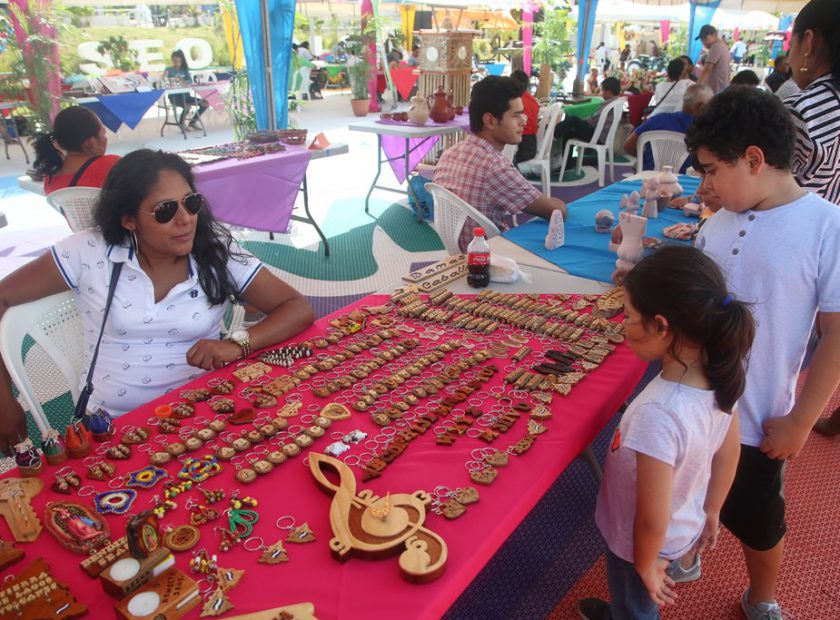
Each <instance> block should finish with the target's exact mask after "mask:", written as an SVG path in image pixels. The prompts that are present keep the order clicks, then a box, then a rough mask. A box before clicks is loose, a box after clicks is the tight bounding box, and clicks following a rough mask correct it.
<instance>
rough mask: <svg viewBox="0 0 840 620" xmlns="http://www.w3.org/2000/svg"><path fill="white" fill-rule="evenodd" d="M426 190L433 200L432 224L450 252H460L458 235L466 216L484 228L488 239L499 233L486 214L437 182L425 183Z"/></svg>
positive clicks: (451, 253)
mask: <svg viewBox="0 0 840 620" xmlns="http://www.w3.org/2000/svg"><path fill="white" fill-rule="evenodd" d="M425 187H426V191H427V192H429V193H430V194H431V195H432V198H434V201H435V222H434V226H435V228H436V229H437V232H438V235H440V238H441V241H443V245H444V247H445V248H446V251H447V252H448V253H449V254H450V255H453V254H461V253H462V252H461V248H460V247H459V246H458V237H459V236H460V235H461V229H462V228H464V224H465V223H466V221H467V218H469V219H471V220H474V221H475V222H476V224H477V225H478V226H481V227H482V228H484V233H485V236H486V237H487V238H488V239H490V238H491V237H495V236H497V235H498V234H499V229H498V227H497V226H496V225H495V224H494V223H493V222H492V221H490V220H489V219H488V218H487V216H486V215H484V214H482V213H480V212H479V211H478V210H477V209H475V208H473V207H472V206H470V205H469V204H468V203H467V202H465V201H464V200H462V199H461V198H459V197H458V196H456V195H455V194H453V193H452V192H450V191H449V190H448V189H446V188H445V187H443V186H442V185H438V184H437V183H426V185H425Z"/></svg>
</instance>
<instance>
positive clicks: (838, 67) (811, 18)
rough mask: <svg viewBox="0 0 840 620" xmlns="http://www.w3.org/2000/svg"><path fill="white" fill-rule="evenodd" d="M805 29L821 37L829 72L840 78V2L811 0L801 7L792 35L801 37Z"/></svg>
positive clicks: (835, 0)
mask: <svg viewBox="0 0 840 620" xmlns="http://www.w3.org/2000/svg"><path fill="white" fill-rule="evenodd" d="M806 30H813V31H814V33H815V34H816V35H817V36H818V37H819V38H821V39H822V41H823V44H824V45H825V47H826V50H825V53H826V55H827V56H828V61H829V63H830V64H831V73H832V75H833V76H834V79H835V80H840V2H838V1H837V0H811V1H810V2H809V3H808V4H806V5H805V6H804V7H802V10H800V11H799V14H798V15H797V16H796V19H795V20H794V22H793V35H794V36H796V37H797V38H798V39H801V38H802V36H803V35H804V34H805V31H806Z"/></svg>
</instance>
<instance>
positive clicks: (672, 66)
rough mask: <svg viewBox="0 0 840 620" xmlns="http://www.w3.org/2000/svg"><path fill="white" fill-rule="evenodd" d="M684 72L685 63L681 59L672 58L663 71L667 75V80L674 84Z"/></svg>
mask: <svg viewBox="0 0 840 620" xmlns="http://www.w3.org/2000/svg"><path fill="white" fill-rule="evenodd" d="M684 70H685V63H684V62H683V60H682V58H674V60H672V61H671V62H669V63H668V68H667V69H666V70H665V71H666V72H667V73H668V79H669V80H671V81H672V82H676V81H677V80H679V79H680V76H681V75H682V72H683V71H684Z"/></svg>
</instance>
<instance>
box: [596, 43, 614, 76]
mask: <svg viewBox="0 0 840 620" xmlns="http://www.w3.org/2000/svg"><path fill="white" fill-rule="evenodd" d="M608 54H609V50H608V49H607V46H606V44H605V43H604V42H603V41H601V42H600V43H599V44H598V47H596V48H595V66H596V67H597V68H598V69H600V70H601V71H606V70H607V69H608V68H609V66H610V61H609V59H608V58H607V56H608Z"/></svg>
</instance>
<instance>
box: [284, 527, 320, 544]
mask: <svg viewBox="0 0 840 620" xmlns="http://www.w3.org/2000/svg"><path fill="white" fill-rule="evenodd" d="M286 542H289V543H296V544H299V545H302V544H304V543H311V542H315V533H314V532H313V531H312V530H311V529H310V527H309V524H308V523H304V524H303V525H299V526H297V527H296V528H294V529H293V530H291V531H289V534H288V536H286Z"/></svg>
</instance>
